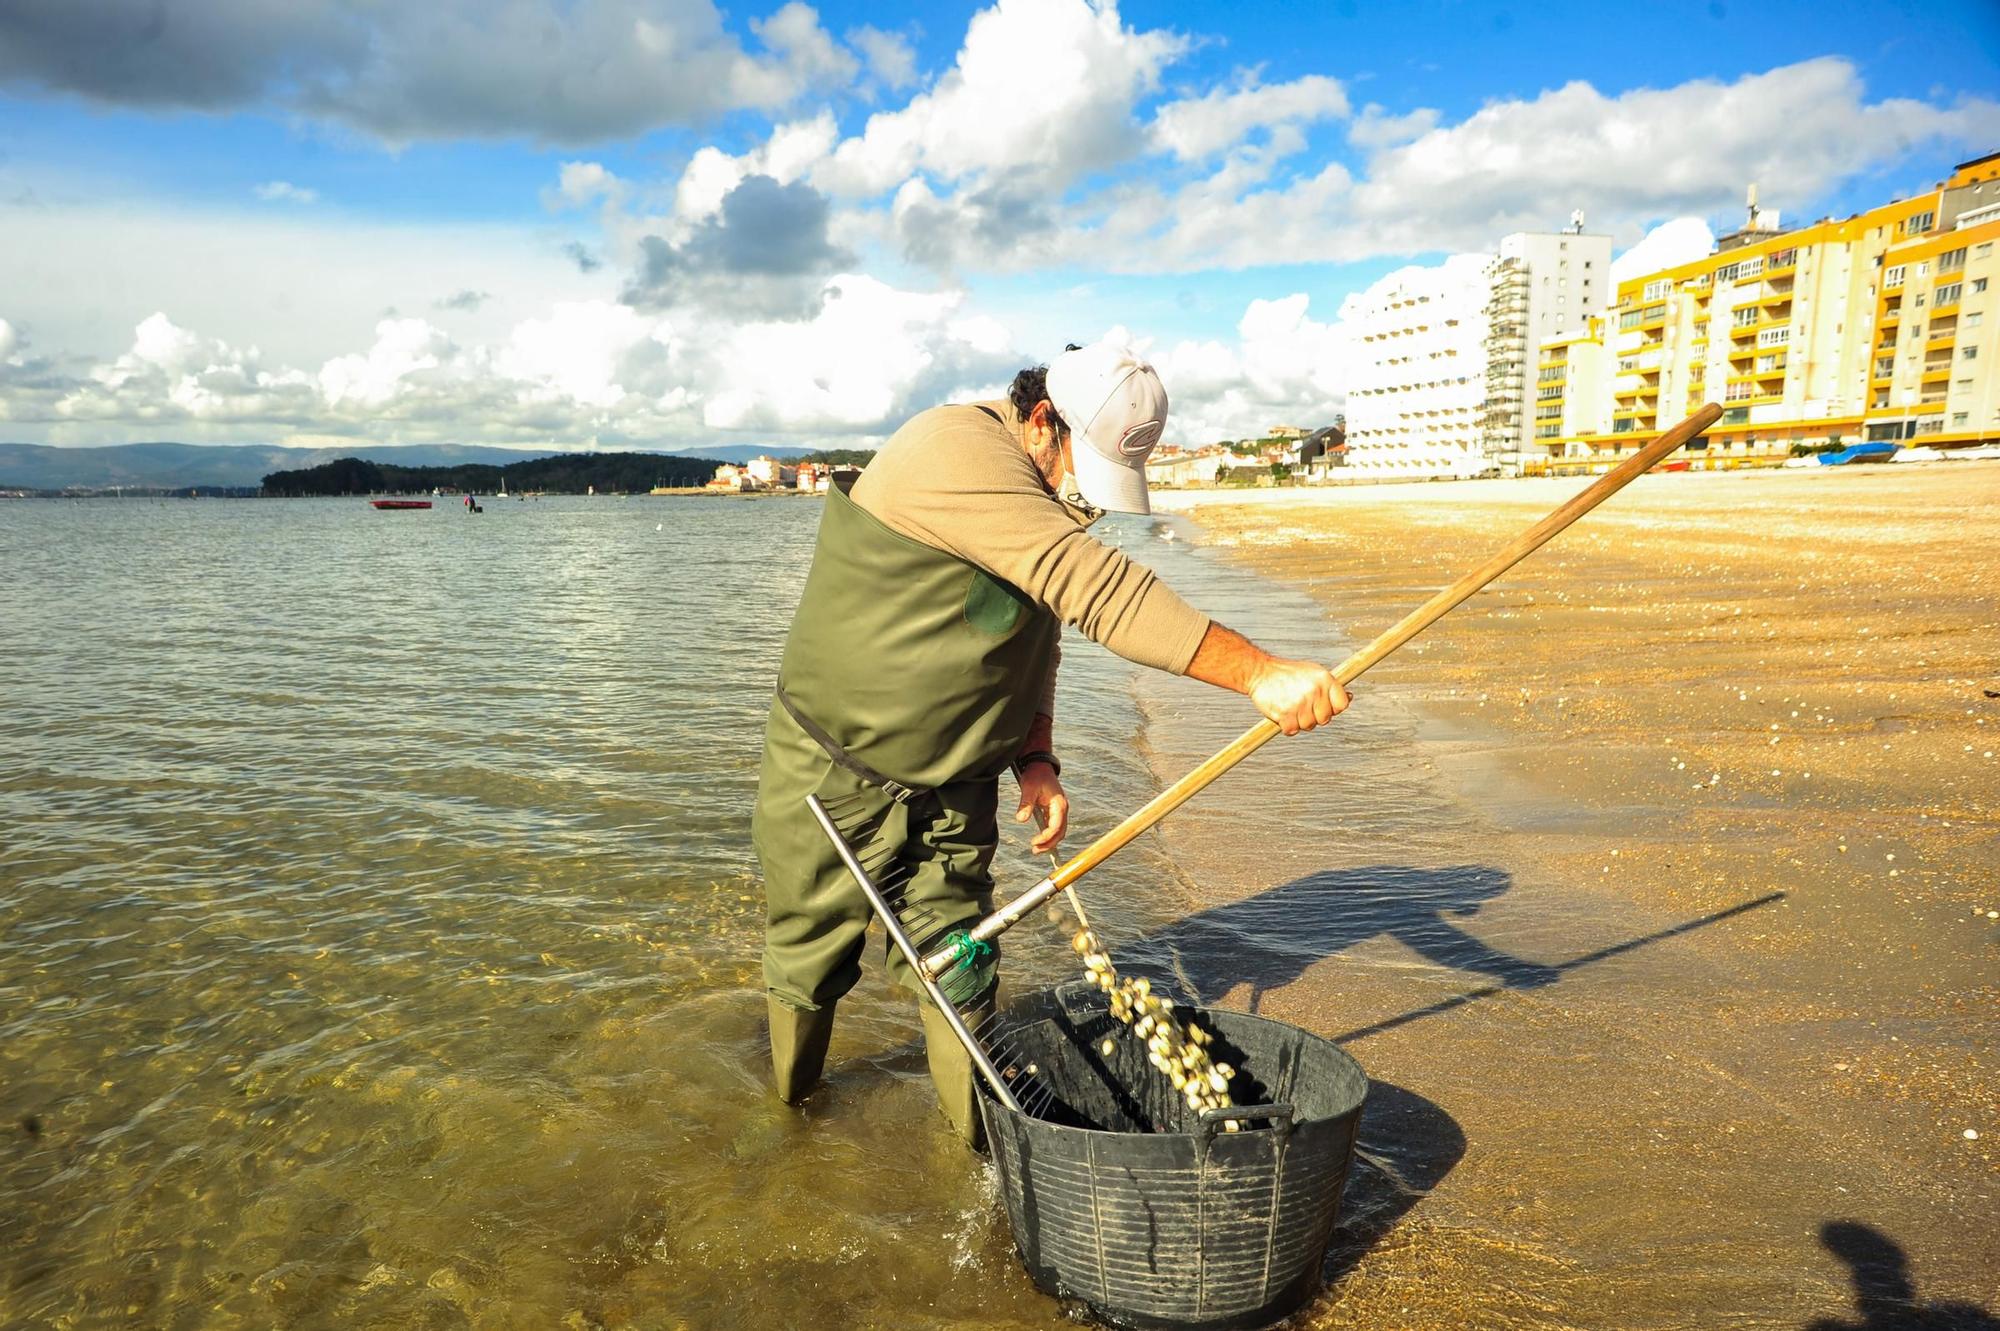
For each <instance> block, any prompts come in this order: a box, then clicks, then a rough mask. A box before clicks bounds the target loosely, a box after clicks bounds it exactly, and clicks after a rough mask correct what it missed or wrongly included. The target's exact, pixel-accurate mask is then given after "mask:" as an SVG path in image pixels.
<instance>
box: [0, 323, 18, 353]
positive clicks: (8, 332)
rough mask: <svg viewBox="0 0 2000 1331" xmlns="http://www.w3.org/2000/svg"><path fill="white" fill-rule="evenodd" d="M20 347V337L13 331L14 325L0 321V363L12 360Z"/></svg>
mask: <svg viewBox="0 0 2000 1331" xmlns="http://www.w3.org/2000/svg"><path fill="white" fill-rule="evenodd" d="M20 346H21V335H20V334H19V333H18V332H16V331H15V330H14V325H12V324H10V323H8V322H7V321H6V320H5V319H0V361H4V360H10V359H12V358H13V355H14V353H15V352H16V351H17V350H19V349H20Z"/></svg>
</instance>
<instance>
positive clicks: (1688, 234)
mask: <svg viewBox="0 0 2000 1331" xmlns="http://www.w3.org/2000/svg"><path fill="white" fill-rule="evenodd" d="M1714 250H1715V233H1714V232H1713V231H1711V230H1709V227H1708V223H1707V222H1704V221H1703V220H1702V219H1701V218H1699V217H1676V218H1674V219H1673V220H1672V221H1669V222H1662V223H1660V225H1658V226H1656V227H1654V228H1653V229H1652V230H1651V231H1648V232H1647V233H1646V238H1645V239H1644V240H1642V241H1640V242H1639V243H1638V244H1636V245H1634V246H1633V247H1632V248H1631V249H1628V250H1626V251H1625V252H1624V253H1622V254H1620V255H1619V256H1618V257H1617V258H1615V259H1613V260H1612V261H1611V283H1612V286H1613V287H1616V286H1617V284H1618V283H1620V282H1624V281H1628V280H1629V279H1631V278H1634V277H1639V276H1641V275H1643V274H1646V273H1656V272H1659V271H1660V270H1661V269H1662V268H1676V267H1679V266H1680V265H1681V264H1684V263H1692V262H1694V261H1695V260H1696V259H1699V258H1701V257H1702V256H1703V255H1706V254H1710V253H1713V252H1714Z"/></svg>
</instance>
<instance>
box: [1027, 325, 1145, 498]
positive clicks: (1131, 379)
mask: <svg viewBox="0 0 2000 1331" xmlns="http://www.w3.org/2000/svg"><path fill="white" fill-rule="evenodd" d="M1048 385H1049V401H1050V402H1051V403H1052V404H1053V405H1054V406H1055V409H1056V414H1058V415H1059V416H1061V417H1062V418H1063V420H1064V422H1065V423H1067V424H1068V426H1069V428H1070V438H1071V441H1072V442H1071V447H1070V454H1071V456H1072V457H1073V458H1074V459H1075V462H1076V484H1077V488H1078V489H1079V490H1081V491H1082V492H1083V497H1084V499H1085V500H1086V501H1087V502H1089V503H1091V504H1095V505H1096V506H1097V507H1098V508H1102V509H1108V510H1110V511H1111V512H1113V513H1150V512H1152V511H1153V507H1152V505H1151V504H1150V503H1148V502H1147V499H1146V459H1147V458H1148V457H1150V456H1152V452H1153V446H1154V445H1155V444H1157V443H1159V442H1160V435H1161V433H1162V432H1163V431H1164V430H1165V429H1166V428H1167V390H1166V386H1165V385H1164V384H1162V383H1161V382H1160V376H1159V375H1158V374H1155V373H1154V372H1153V367H1152V366H1150V365H1148V364H1147V363H1146V362H1145V361H1143V360H1141V359H1140V358H1139V353H1137V352H1136V351H1133V350H1132V349H1131V348H1130V347H1128V346H1123V345H1120V344H1118V343H1115V342H1099V343H1095V344H1094V345H1091V346H1088V347H1084V348H1082V349H1081V350H1078V351H1065V352H1064V353H1063V354H1062V355H1060V356H1058V357H1056V358H1055V359H1054V360H1052V361H1050V362H1049V378H1048Z"/></svg>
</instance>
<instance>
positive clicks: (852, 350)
mask: <svg viewBox="0 0 2000 1331" xmlns="http://www.w3.org/2000/svg"><path fill="white" fill-rule="evenodd" d="M827 285H828V290H827V298H826V300H825V303H824V304H823V305H822V307H821V308H820V311H819V313H818V315H817V316H816V317H815V318H813V319H812V320H811V321H810V322H776V321H773V322H768V323H753V324H745V325H742V326H740V327H737V328H735V329H732V330H730V331H729V332H728V333H727V334H725V335H724V336H723V338H722V339H721V340H720V342H719V343H717V344H716V345H715V346H714V348H713V349H712V352H711V354H712V356H713V370H714V371H715V372H716V373H717V375H718V376H719V377H720V379H721V380H722V383H723V386H722V387H721V389H720V391H718V392H715V393H714V394H712V395H711V396H710V398H709V400H708V402H707V404H706V406H705V408H704V411H703V420H704V422H705V423H706V424H708V425H710V426H712V427H715V428H719V429H731V430H742V429H765V430H784V431H796V432H802V433H812V432H821V433H823V432H827V431H854V432H860V433H886V432H887V431H889V430H892V429H894V428H895V426H896V425H897V424H900V423H901V422H900V418H901V417H902V416H905V415H909V414H913V413H914V412H915V411H918V410H921V409H922V408H923V407H926V406H931V405H935V404H936V403H937V402H942V401H948V400H949V399H950V397H951V396H952V395H953V394H954V393H955V392H956V391H957V390H959V389H962V388H964V387H965V386H967V385H969V384H974V383H986V382H990V381H991V380H992V378H993V377H994V374H995V372H996V371H997V370H998V369H999V368H1000V367H1001V366H1002V365H1005V366H1008V367H1009V368H1010V372H1011V369H1017V368H1019V366H1018V365H1017V364H1015V362H1016V361H1017V360H1018V358H1017V357H1015V356H1013V355H1012V353H1011V352H1010V350H1009V346H1008V344H1009V338H1008V335H1007V332H1006V330H1005V329H1004V328H1002V327H1001V326H1000V325H998V324H997V323H994V322H993V321H992V320H989V319H982V318H978V317H975V316H970V315H968V314H967V313H966V312H965V311H964V309H963V297H962V296H960V295H959V294H957V293H955V292H914V291H898V290H896V289H895V288H893V287H890V286H888V285H887V284H885V283H883V282H880V281H877V280H876V279H874V278H872V277H864V276H856V275H844V276H841V277H837V278H834V279H833V280H832V281H831V282H829V283H828V284H827Z"/></svg>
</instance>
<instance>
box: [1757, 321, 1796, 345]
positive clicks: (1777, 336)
mask: <svg viewBox="0 0 2000 1331" xmlns="http://www.w3.org/2000/svg"><path fill="white" fill-rule="evenodd" d="M1791 340H1792V330H1791V328H1790V327H1788V326H1784V325H1780V326H1779V327H1777V328H1766V329H1765V330H1764V331H1763V332H1761V333H1759V334H1757V345H1758V346H1760V347H1779V346H1783V345H1784V344H1785V343H1787V342H1789V341H1791Z"/></svg>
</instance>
